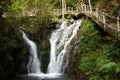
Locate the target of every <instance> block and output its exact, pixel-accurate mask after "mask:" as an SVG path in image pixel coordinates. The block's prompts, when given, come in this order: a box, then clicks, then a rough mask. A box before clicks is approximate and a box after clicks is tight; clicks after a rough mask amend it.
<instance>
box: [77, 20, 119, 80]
mask: <svg viewBox="0 0 120 80" xmlns="http://www.w3.org/2000/svg"><path fill="white" fill-rule="evenodd" d="M81 31H82V36H81V38H80V55H79V56H80V58H79V62H78V64H79V66H78V71H79V72H80V74H81V75H83V74H84V75H83V76H85V75H86V77H87V78H89V79H90V80H118V79H119V77H120V76H119V73H120V59H119V57H120V55H119V52H120V48H119V46H120V45H119V43H118V41H116V40H114V39H113V38H112V37H111V36H110V35H109V34H107V33H105V32H104V31H103V30H102V29H99V27H98V25H96V24H95V23H94V22H92V21H91V20H90V19H88V18H87V19H86V20H85V21H84V22H83V26H82V27H81Z"/></svg>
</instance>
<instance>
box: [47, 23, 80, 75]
mask: <svg viewBox="0 0 120 80" xmlns="http://www.w3.org/2000/svg"><path fill="white" fill-rule="evenodd" d="M80 25H81V21H80V22H79V21H75V22H74V23H73V24H72V25H70V26H67V21H65V22H63V23H62V25H61V26H60V29H58V30H56V31H54V32H53V33H52V35H51V38H50V44H51V51H50V62H49V65H48V73H50V74H52V73H61V74H63V73H64V71H65V68H66V67H67V65H68V57H69V47H70V42H71V40H72V39H73V38H74V37H75V35H76V34H77V31H78V29H79V27H80Z"/></svg>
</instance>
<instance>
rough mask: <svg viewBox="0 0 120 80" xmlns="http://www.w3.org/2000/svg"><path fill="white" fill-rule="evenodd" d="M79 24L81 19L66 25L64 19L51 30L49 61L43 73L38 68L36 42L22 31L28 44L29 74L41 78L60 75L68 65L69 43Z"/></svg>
mask: <svg viewBox="0 0 120 80" xmlns="http://www.w3.org/2000/svg"><path fill="white" fill-rule="evenodd" d="M80 26H81V20H80V21H75V22H74V23H73V24H71V25H70V26H68V25H67V21H64V22H63V23H62V24H61V25H60V26H59V29H57V30H55V31H53V32H52V34H51V37H50V39H49V41H50V46H51V49H50V61H49V64H48V69H47V73H46V74H44V73H42V72H41V70H40V61H39V59H38V56H37V46H36V44H35V43H34V42H33V41H32V40H30V39H28V37H27V36H26V34H25V33H24V32H23V31H20V32H21V33H22V34H23V39H24V41H25V43H27V44H28V45H29V46H30V58H29V62H28V65H27V67H28V73H29V75H30V76H40V77H41V79H42V78H56V77H59V76H60V75H62V74H63V73H64V71H65V68H66V67H67V66H68V59H69V53H70V43H71V41H72V39H73V38H74V37H75V35H76V34H77V31H78V29H79V27H80Z"/></svg>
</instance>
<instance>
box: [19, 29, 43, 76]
mask: <svg viewBox="0 0 120 80" xmlns="http://www.w3.org/2000/svg"><path fill="white" fill-rule="evenodd" d="M20 32H21V33H22V36H23V39H24V41H25V43H27V44H28V45H29V46H30V57H29V62H28V65H27V68H28V73H29V74H30V73H37V74H40V73H41V70H40V62H39V59H38V56H37V47H36V44H35V43H34V42H33V41H32V40H30V39H28V37H27V36H26V34H25V33H24V32H23V31H20Z"/></svg>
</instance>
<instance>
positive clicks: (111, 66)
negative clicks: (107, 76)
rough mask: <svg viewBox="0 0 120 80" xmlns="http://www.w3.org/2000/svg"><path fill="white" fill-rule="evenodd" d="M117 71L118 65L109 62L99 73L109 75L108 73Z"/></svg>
mask: <svg viewBox="0 0 120 80" xmlns="http://www.w3.org/2000/svg"><path fill="white" fill-rule="evenodd" d="M116 70H117V64H116V63H115V62H109V63H106V64H104V65H103V66H102V67H100V69H99V70H98V71H99V72H103V73H107V72H112V71H115V72H116Z"/></svg>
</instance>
